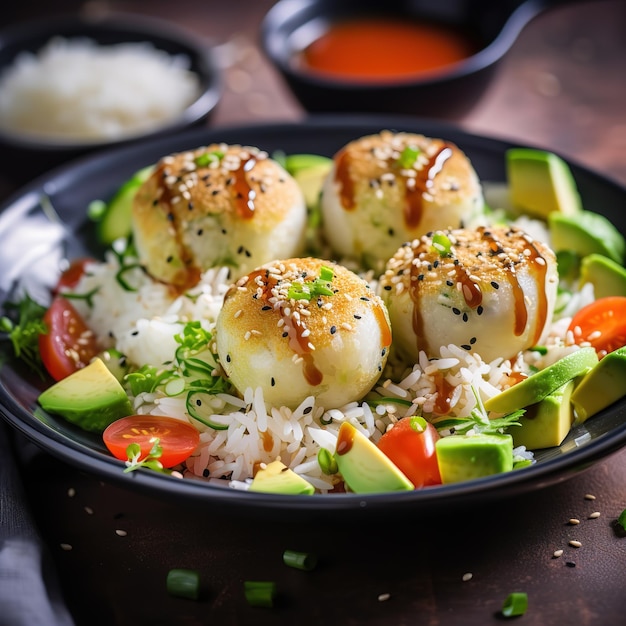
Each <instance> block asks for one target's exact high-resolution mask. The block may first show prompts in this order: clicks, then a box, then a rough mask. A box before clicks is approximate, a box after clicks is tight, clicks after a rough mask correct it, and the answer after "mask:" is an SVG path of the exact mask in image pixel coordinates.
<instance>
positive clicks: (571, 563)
mask: <svg viewBox="0 0 626 626" xmlns="http://www.w3.org/2000/svg"><path fill="white" fill-rule="evenodd" d="M565 565H567V567H576V563H574V562H573V561H567V562H566V563H565Z"/></svg>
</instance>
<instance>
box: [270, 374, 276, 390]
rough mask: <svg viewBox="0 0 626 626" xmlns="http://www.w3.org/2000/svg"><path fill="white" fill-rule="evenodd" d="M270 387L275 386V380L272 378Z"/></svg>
mask: <svg viewBox="0 0 626 626" xmlns="http://www.w3.org/2000/svg"><path fill="white" fill-rule="evenodd" d="M270 385H271V386H272V387H274V386H275V385H276V379H275V378H274V377H273V376H272V378H271V379H270Z"/></svg>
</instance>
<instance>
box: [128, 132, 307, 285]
mask: <svg viewBox="0 0 626 626" xmlns="http://www.w3.org/2000/svg"><path fill="white" fill-rule="evenodd" d="M305 228H306V206H305V203H304V198H303V195H302V192H301V190H300V188H299V187H298V184H297V183H296V181H295V180H294V179H293V177H292V176H290V175H289V174H288V173H287V172H286V171H285V170H284V169H283V168H282V167H281V166H280V165H279V164H278V163H277V162H276V161H274V160H273V159H271V158H269V156H268V154H267V153H266V152H264V151H262V150H259V149H258V148H255V147H251V146H240V145H226V144H211V145H209V146H206V147H200V148H197V149H195V150H190V151H187V152H181V153H177V154H173V155H169V156H166V157H164V158H162V159H161V160H160V161H159V163H158V164H157V167H156V169H155V171H154V173H153V174H152V175H151V176H150V178H149V179H148V180H147V181H146V182H145V183H144V184H143V185H142V186H141V187H140V189H139V190H138V192H137V195H136V197H135V200H134V205H133V234H134V237H135V244H136V247H137V251H138V254H139V258H140V261H141V263H142V264H143V265H145V267H146V269H147V270H148V272H149V273H150V274H151V275H152V276H153V277H154V278H156V279H157V280H161V281H163V282H166V283H169V284H172V285H175V286H179V287H182V288H187V287H189V286H192V285H194V284H195V283H197V281H198V279H199V277H200V274H201V273H202V271H204V270H207V269H209V268H211V267H216V266H221V265H226V266H229V267H232V268H233V271H234V273H235V275H238V276H240V275H242V274H244V273H245V272H247V271H249V270H251V269H253V268H255V267H258V266H259V265H262V264H263V263H266V262H268V261H270V260H271V259H274V258H277V257H283V256H284V257H290V256H295V255H298V254H301V253H302V249H303V246H304V236H305Z"/></svg>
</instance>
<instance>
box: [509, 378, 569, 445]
mask: <svg viewBox="0 0 626 626" xmlns="http://www.w3.org/2000/svg"><path fill="white" fill-rule="evenodd" d="M574 385H575V381H574V380H570V381H569V382H567V383H566V384H565V385H563V386H562V387H559V389H557V390H556V391H554V392H553V393H551V394H550V395H548V396H547V397H545V398H544V399H543V400H541V402H537V403H536V404H532V405H530V406H529V407H528V408H527V409H526V413H524V415H523V416H522V417H520V420H519V423H520V426H515V427H513V428H511V435H512V437H513V445H514V446H526V448H527V449H528V450H540V449H542V448H552V447H554V446H558V445H561V443H562V442H563V439H565V437H566V436H567V433H568V432H569V431H570V429H571V427H572V423H573V421H574V412H573V411H572V405H571V404H570V398H571V396H572V391H573V390H574Z"/></svg>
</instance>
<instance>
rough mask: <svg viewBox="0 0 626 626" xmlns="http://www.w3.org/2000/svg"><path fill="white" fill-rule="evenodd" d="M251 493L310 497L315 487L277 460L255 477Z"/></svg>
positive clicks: (263, 468)
mask: <svg viewBox="0 0 626 626" xmlns="http://www.w3.org/2000/svg"><path fill="white" fill-rule="evenodd" d="M249 490H250V491H257V492H263V493H280V494H286V495H305V496H310V495H312V494H313V493H315V487H313V485H312V484H311V483H310V482H309V481H307V480H305V479H304V478H302V476H298V474H296V473H295V472H294V471H293V470H291V469H289V468H288V467H287V466H286V465H285V464H284V463H283V462H282V461H279V460H276V461H272V462H271V463H268V464H267V465H266V466H265V467H262V468H261V469H260V470H259V471H258V472H257V473H256V474H255V476H254V478H253V480H252V484H251V485H250V489H249Z"/></svg>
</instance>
